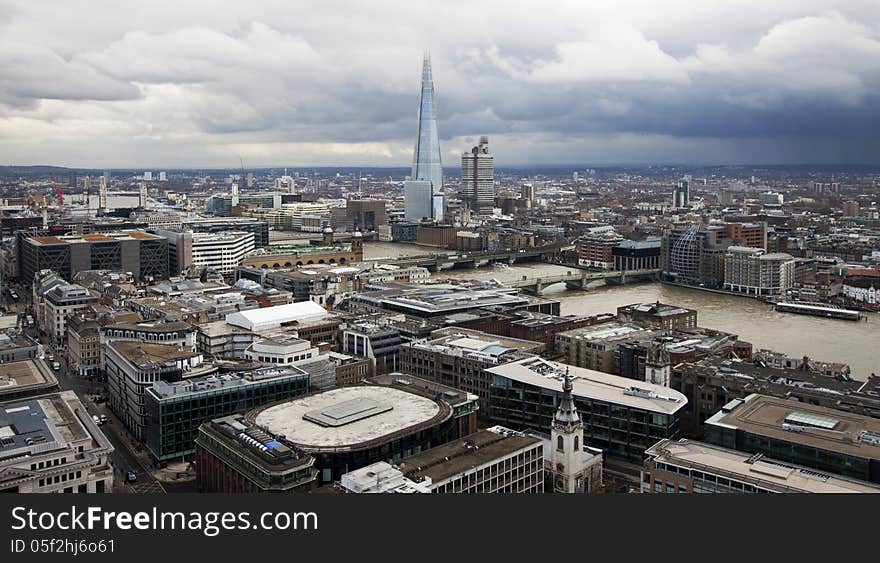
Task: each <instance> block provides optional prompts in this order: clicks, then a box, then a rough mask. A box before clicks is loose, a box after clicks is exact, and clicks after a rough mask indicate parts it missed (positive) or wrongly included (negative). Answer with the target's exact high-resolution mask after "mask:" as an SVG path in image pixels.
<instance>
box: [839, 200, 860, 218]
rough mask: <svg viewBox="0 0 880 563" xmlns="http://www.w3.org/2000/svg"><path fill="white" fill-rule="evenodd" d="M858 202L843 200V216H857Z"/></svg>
mask: <svg viewBox="0 0 880 563" xmlns="http://www.w3.org/2000/svg"><path fill="white" fill-rule="evenodd" d="M860 212H861V211H860V209H859V202H857V201H844V202H843V216H844V217H858V216H859V214H860Z"/></svg>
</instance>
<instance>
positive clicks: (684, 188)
mask: <svg viewBox="0 0 880 563" xmlns="http://www.w3.org/2000/svg"><path fill="white" fill-rule="evenodd" d="M690 184H691V177H690V176H685V177H684V178H682V179H681V181H680V182H679V183H678V186H676V187H675V192H673V194H672V206H673V207H677V208H679V209H683V208H685V207H689V206H690V202H691V190H690Z"/></svg>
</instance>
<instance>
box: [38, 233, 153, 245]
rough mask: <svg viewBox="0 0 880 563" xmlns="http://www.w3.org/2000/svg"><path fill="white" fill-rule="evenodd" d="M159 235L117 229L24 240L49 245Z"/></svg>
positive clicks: (116, 240) (137, 238)
mask: <svg viewBox="0 0 880 563" xmlns="http://www.w3.org/2000/svg"><path fill="white" fill-rule="evenodd" d="M164 239H165V237H160V236H157V235H154V234H151V233H147V232H144V231H118V232H112V233H95V234H91V235H62V236H54V237H52V236H49V237H29V238H27V239H26V240H28V241H30V242H31V244H36V245H38V246H50V245H58V244H90V243H94V242H118V241H128V240H164Z"/></svg>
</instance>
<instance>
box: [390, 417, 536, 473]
mask: <svg viewBox="0 0 880 563" xmlns="http://www.w3.org/2000/svg"><path fill="white" fill-rule="evenodd" d="M541 443H542V441H541V440H540V439H539V438H535V437H532V436H527V435H525V434H523V433H522V432H515V431H513V430H509V429H507V428H503V427H500V426H496V427H493V428H490V429H487V430H481V431H479V432H476V433H474V434H470V435H468V436H465V437H464V438H460V439H458V440H453V441H452V442H449V443H446V444H443V445H440V446H435V447H433V448H431V449H429V450H426V451H423V452H421V453H418V454H416V455H414V456H411V457H408V458H406V459H404V460H403V461H401V462H400V463H399V464H398V469H400V471H401V472H403V474H404V475H405V476H406V477H408V478H409V479H412V480H413V481H416V482H419V481H422V479H424V478H425V477H428V478H429V479H431V482H432V483H439V482H442V481H444V480H446V479H449V478H450V477H454V476H456V475H459V474H461V473H463V472H466V471H469V470H471V469H476V468H478V467H481V466H484V465H486V464H489V463H492V462H493V461H496V460H498V459H500V458H503V457H505V456H509V455H511V454H515V453H517V452H519V451H521V450H523V449H526V448H532V447H535V446H536V445H538V444H541Z"/></svg>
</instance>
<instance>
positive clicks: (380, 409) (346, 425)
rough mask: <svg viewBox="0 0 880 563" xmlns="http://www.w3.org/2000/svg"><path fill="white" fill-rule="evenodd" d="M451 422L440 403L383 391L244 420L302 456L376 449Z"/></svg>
mask: <svg viewBox="0 0 880 563" xmlns="http://www.w3.org/2000/svg"><path fill="white" fill-rule="evenodd" d="M451 416H452V409H451V407H450V406H449V405H448V404H447V403H445V402H444V401H440V400H432V399H430V398H427V397H424V396H422V395H418V394H415V393H412V392H409V391H403V390H400V389H396V388H392V387H383V386H355V387H341V388H338V389H331V390H329V391H323V392H320V393H315V394H312V395H308V396H305V397H300V398H297V399H293V400H290V401H285V402H283V403H276V404H274V405H269V406H267V407H264V408H262V409H257V410H255V411H252V412H251V414H250V415H249V416H248V418H251V419H253V420H254V421H255V422H256V424H258V425H259V426H263V427H265V428H266V429H268V430H269V431H270V432H272V433H273V434H276V435H277V434H281V435H283V436H284V437H285V439H286V440H287V441H288V442H292V443H293V444H296V445H297V446H299V447H301V448H303V449H304V450H306V451H345V450H359V449H364V448H370V447H374V446H376V445H378V444H382V443H385V442H388V441H390V440H392V439H395V438H397V437H399V436H401V435H407V434H412V433H415V432H418V431H419V430H422V429H425V428H430V427H432V426H435V425H438V424H440V423H442V422H443V421H445V420H447V419H448V418H450V417H451Z"/></svg>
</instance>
